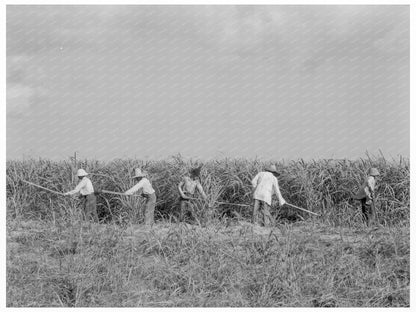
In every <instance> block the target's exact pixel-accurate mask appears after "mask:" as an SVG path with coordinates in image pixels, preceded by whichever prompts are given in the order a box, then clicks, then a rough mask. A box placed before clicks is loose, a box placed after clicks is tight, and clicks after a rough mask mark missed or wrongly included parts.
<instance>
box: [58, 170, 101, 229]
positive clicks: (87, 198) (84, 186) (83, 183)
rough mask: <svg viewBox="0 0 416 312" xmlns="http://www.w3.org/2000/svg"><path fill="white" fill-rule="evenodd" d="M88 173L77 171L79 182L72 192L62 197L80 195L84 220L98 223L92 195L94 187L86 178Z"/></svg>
mask: <svg viewBox="0 0 416 312" xmlns="http://www.w3.org/2000/svg"><path fill="white" fill-rule="evenodd" d="M87 175H88V173H87V172H86V171H85V170H84V169H78V171H77V176H78V179H79V180H80V182H79V183H78V185H77V186H76V187H75V189H73V190H72V191H69V192H66V193H65V194H64V195H73V194H76V193H78V192H79V193H80V194H81V199H82V205H83V207H84V217H85V220H90V219H92V220H93V221H95V222H98V214H97V198H96V197H95V195H94V187H93V186H92V182H91V180H90V179H88V178H87Z"/></svg>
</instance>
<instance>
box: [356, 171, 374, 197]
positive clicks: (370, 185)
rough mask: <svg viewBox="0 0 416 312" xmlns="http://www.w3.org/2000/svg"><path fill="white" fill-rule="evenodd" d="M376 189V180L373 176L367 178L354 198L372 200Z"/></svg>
mask: <svg viewBox="0 0 416 312" xmlns="http://www.w3.org/2000/svg"><path fill="white" fill-rule="evenodd" d="M375 187H376V179H374V177H373V176H369V177H367V179H366V180H365V182H364V183H363V185H362V186H361V188H360V189H359V191H358V193H357V195H356V197H357V198H358V199H362V198H368V199H373V197H374V190H375Z"/></svg>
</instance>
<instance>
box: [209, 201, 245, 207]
mask: <svg viewBox="0 0 416 312" xmlns="http://www.w3.org/2000/svg"><path fill="white" fill-rule="evenodd" d="M216 203H217V204H221V205H233V206H240V207H250V205H247V204H233V203H226V202H220V201H216Z"/></svg>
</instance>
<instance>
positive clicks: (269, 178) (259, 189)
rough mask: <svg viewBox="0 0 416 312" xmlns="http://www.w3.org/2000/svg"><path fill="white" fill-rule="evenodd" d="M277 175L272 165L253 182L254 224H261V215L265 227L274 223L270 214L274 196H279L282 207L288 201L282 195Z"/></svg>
mask: <svg viewBox="0 0 416 312" xmlns="http://www.w3.org/2000/svg"><path fill="white" fill-rule="evenodd" d="M275 175H277V170H276V166H275V165H271V166H270V167H269V168H267V169H265V170H264V171H262V172H259V173H258V174H257V175H256V176H255V177H254V179H253V180H252V181H251V184H252V186H253V191H254V193H253V198H254V209H253V223H254V224H259V214H260V221H262V223H263V225H264V226H269V225H270V223H271V221H272V216H271V214H270V206H271V204H272V196H273V194H276V195H277V198H278V199H279V205H280V206H283V205H284V204H285V203H286V201H285V200H284V199H283V197H282V194H281V193H280V189H279V183H278V181H277V178H276V176H275Z"/></svg>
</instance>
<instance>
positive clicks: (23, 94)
mask: <svg viewBox="0 0 416 312" xmlns="http://www.w3.org/2000/svg"><path fill="white" fill-rule="evenodd" d="M35 94H36V90H35V88H32V87H29V86H25V85H22V84H18V83H11V84H8V85H7V94H6V101H7V102H6V103H7V104H6V112H7V115H8V116H10V117H20V116H22V115H23V114H25V112H26V111H27V109H28V108H29V107H30V105H31V99H32V98H33V96H34V95H35Z"/></svg>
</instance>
